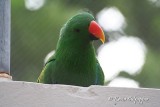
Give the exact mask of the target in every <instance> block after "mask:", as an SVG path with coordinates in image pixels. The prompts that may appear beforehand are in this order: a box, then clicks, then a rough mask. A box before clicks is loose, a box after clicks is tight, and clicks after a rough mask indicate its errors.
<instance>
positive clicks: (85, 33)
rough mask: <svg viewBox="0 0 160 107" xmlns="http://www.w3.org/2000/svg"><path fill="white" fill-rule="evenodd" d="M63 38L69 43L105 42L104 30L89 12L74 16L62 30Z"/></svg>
mask: <svg viewBox="0 0 160 107" xmlns="http://www.w3.org/2000/svg"><path fill="white" fill-rule="evenodd" d="M60 35H61V37H60V38H65V39H63V40H68V41H69V42H71V43H72V42H73V41H76V42H77V43H78V41H80V42H81V43H85V42H88V43H89V42H90V41H93V40H101V41H102V43H104V42H105V36H104V32H103V30H102V28H101V27H100V26H99V25H98V24H97V22H96V21H95V19H94V17H93V16H92V15H91V14H90V13H87V12H84V13H80V14H77V15H75V16H73V17H72V18H71V19H70V20H69V21H68V22H67V23H66V24H65V25H64V27H63V28H62V29H61V34H60Z"/></svg>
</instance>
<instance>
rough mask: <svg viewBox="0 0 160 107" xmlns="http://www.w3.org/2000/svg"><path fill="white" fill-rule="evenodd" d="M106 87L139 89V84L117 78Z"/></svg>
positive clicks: (127, 79)
mask: <svg viewBox="0 0 160 107" xmlns="http://www.w3.org/2000/svg"><path fill="white" fill-rule="evenodd" d="M108 86H110V87H129V88H139V83H138V82H137V81H135V80H132V79H129V78H123V77H117V78H115V79H114V80H112V81H111V82H110V83H109V84H108Z"/></svg>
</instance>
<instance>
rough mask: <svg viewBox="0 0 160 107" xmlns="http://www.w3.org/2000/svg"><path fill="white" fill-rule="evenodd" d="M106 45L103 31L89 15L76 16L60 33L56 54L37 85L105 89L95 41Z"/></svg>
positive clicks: (45, 67)
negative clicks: (92, 86) (101, 87)
mask: <svg viewBox="0 0 160 107" xmlns="http://www.w3.org/2000/svg"><path fill="white" fill-rule="evenodd" d="M98 39H99V40H101V41H102V43H104V41H105V36H104V32H103V30H102V28H101V27H100V26H99V25H98V24H97V23H96V22H95V19H94V17H93V16H92V15H91V14H89V13H87V12H84V13H79V14H77V15H75V16H73V17H72V18H71V19H70V20H69V21H68V22H67V23H66V24H65V25H64V26H63V27H62V29H61V31H60V37H59V41H58V44H57V47H56V51H55V53H54V55H53V56H51V57H50V58H49V60H48V61H47V63H46V64H45V66H44V68H43V70H42V72H41V74H40V76H39V78H38V80H37V82H39V83H45V84H67V85H76V86H84V87H87V86H90V85H104V74H103V71H102V68H101V66H100V64H99V62H98V60H97V58H96V53H95V49H94V47H93V41H94V40H98Z"/></svg>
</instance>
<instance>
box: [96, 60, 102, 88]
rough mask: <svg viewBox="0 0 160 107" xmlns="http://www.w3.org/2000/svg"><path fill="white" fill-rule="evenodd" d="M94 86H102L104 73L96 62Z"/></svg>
mask: <svg viewBox="0 0 160 107" xmlns="http://www.w3.org/2000/svg"><path fill="white" fill-rule="evenodd" d="M95 85H104V73H103V70H102V68H101V66H100V64H99V62H98V60H97V67H96V81H95Z"/></svg>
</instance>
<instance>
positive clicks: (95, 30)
mask: <svg viewBox="0 0 160 107" xmlns="http://www.w3.org/2000/svg"><path fill="white" fill-rule="evenodd" d="M89 32H90V33H91V34H92V35H93V36H95V37H96V38H98V39H100V40H101V41H102V43H104V42H105V35H104V32H103V30H102V28H101V27H100V26H99V25H98V24H97V22H95V21H91V23H90V25H89Z"/></svg>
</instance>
